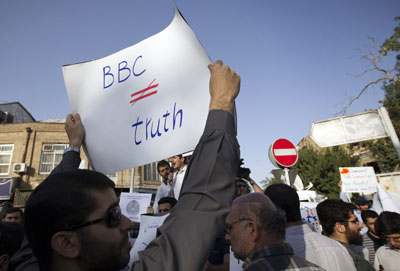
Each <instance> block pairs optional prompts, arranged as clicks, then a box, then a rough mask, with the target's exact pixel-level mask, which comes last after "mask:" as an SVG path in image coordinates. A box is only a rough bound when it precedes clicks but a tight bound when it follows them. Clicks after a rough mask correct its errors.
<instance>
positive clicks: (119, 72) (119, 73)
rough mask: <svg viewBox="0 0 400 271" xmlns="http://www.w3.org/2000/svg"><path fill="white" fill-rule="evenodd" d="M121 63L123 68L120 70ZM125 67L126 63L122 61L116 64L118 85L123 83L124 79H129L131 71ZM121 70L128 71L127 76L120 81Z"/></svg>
mask: <svg viewBox="0 0 400 271" xmlns="http://www.w3.org/2000/svg"><path fill="white" fill-rule="evenodd" d="M122 63H124V64H125V66H124V67H123V68H122V69H121V64H122ZM127 66H128V62H126V61H122V62H120V63H119V64H118V83H122V82H124V81H125V80H126V79H128V78H129V76H131V70H130V69H129V68H128V67H127ZM122 70H128V76H127V77H125V78H124V79H122V80H121V71H122Z"/></svg>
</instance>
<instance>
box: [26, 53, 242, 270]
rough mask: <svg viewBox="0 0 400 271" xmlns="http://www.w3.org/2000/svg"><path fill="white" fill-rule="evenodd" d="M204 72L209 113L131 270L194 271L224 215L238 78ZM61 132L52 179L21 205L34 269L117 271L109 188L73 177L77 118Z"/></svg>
mask: <svg viewBox="0 0 400 271" xmlns="http://www.w3.org/2000/svg"><path fill="white" fill-rule="evenodd" d="M209 69H210V72H211V77H210V96H211V100H210V107H209V109H210V112H209V115H208V119H207V123H206V127H205V129H204V133H203V135H202V137H201V139H200V141H199V143H198V145H197V146H196V149H195V150H194V152H193V156H192V159H191V163H190V165H189V166H188V169H187V172H186V179H185V182H184V185H183V187H182V191H181V194H180V198H179V202H178V203H177V204H176V206H175V207H174V209H172V212H171V213H170V215H169V217H168V218H167V219H166V220H165V222H164V224H163V226H162V227H160V228H159V232H160V236H159V237H158V238H157V239H155V240H154V241H153V242H151V243H150V244H149V245H148V246H147V248H146V249H145V250H144V251H142V252H139V261H137V262H135V263H134V264H133V266H132V270H135V271H136V270H200V269H201V268H202V267H203V264H204V262H205V261H206V259H207V256H208V252H209V250H210V249H211V247H212V245H213V243H214V241H215V238H216V234H217V230H218V226H222V224H223V222H224V216H225V215H226V214H227V213H228V212H229V210H230V204H231V201H232V198H233V192H234V183H233V182H232V180H233V178H234V176H235V171H236V169H237V168H238V165H239V146H238V143H237V140H236V128H235V121H234V118H233V111H234V101H235V99H236V96H237V95H238V93H239V88H240V77H239V76H238V75H237V74H236V73H235V72H234V71H232V70H230V68H229V66H223V63H222V61H220V60H218V61H216V62H215V63H214V64H212V65H209ZM66 131H67V134H68V137H69V139H70V147H69V148H68V149H67V151H66V152H65V154H64V156H63V160H62V162H61V163H60V165H59V166H58V167H57V168H56V169H55V171H56V172H58V173H55V174H52V175H51V176H49V177H48V178H47V179H46V180H45V181H43V182H42V183H41V184H40V185H39V186H38V187H37V188H36V189H35V191H34V192H33V193H32V195H31V197H30V198H29V200H28V201H27V204H26V213H25V218H26V220H25V229H26V234H27V237H28V239H29V241H30V243H31V247H32V250H33V252H34V254H35V256H36V257H37V259H38V262H39V265H40V268H41V270H60V271H62V270H119V269H121V268H123V267H124V266H125V265H126V264H127V263H128V261H129V250H130V245H129V243H128V234H127V232H128V230H129V228H130V227H131V222H130V221H129V219H127V218H126V217H125V216H123V215H122V214H121V213H120V209H119V207H118V199H117V197H116V195H115V192H114V189H113V188H114V184H113V182H112V181H110V180H109V179H108V178H107V177H106V176H105V175H103V174H101V173H98V172H94V171H88V170H77V168H78V166H79V162H80V158H79V149H80V147H81V144H82V141H83V137H84V129H83V125H82V123H81V121H80V117H79V115H78V114H74V115H68V116H67V120H66Z"/></svg>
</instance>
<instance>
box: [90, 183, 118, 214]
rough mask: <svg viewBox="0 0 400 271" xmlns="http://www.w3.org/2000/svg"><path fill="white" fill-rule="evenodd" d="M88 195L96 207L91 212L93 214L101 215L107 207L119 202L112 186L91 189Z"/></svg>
mask: <svg viewBox="0 0 400 271" xmlns="http://www.w3.org/2000/svg"><path fill="white" fill-rule="evenodd" d="M90 195H91V196H92V197H93V199H94V201H95V204H96V209H95V211H94V212H93V213H94V214H95V215H99V214H100V215H102V214H103V213H104V212H105V211H106V210H108V208H110V207H111V206H113V205H115V204H118V203H119V200H118V198H117V195H116V194H115V191H114V189H112V188H107V189H102V190H92V191H90Z"/></svg>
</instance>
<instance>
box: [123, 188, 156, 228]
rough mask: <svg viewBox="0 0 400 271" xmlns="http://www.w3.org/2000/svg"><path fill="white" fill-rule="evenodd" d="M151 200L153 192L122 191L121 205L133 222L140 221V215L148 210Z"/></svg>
mask: <svg viewBox="0 0 400 271" xmlns="http://www.w3.org/2000/svg"><path fill="white" fill-rule="evenodd" d="M150 201H151V194H145V193H125V192H122V193H121V197H120V200H119V206H120V207H121V212H122V214H123V215H125V216H126V217H128V218H129V219H130V220H132V221H133V222H140V215H141V214H145V213H146V212H147V207H148V206H150Z"/></svg>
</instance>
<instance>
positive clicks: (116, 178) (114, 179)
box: [106, 172, 118, 184]
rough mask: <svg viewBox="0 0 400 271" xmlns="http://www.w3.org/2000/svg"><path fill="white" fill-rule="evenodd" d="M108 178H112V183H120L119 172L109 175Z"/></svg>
mask: <svg viewBox="0 0 400 271" xmlns="http://www.w3.org/2000/svg"><path fill="white" fill-rule="evenodd" d="M106 176H107V177H108V178H110V179H111V181H113V182H114V183H115V184H117V181H118V177H117V172H114V173H110V174H107V175H106Z"/></svg>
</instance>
